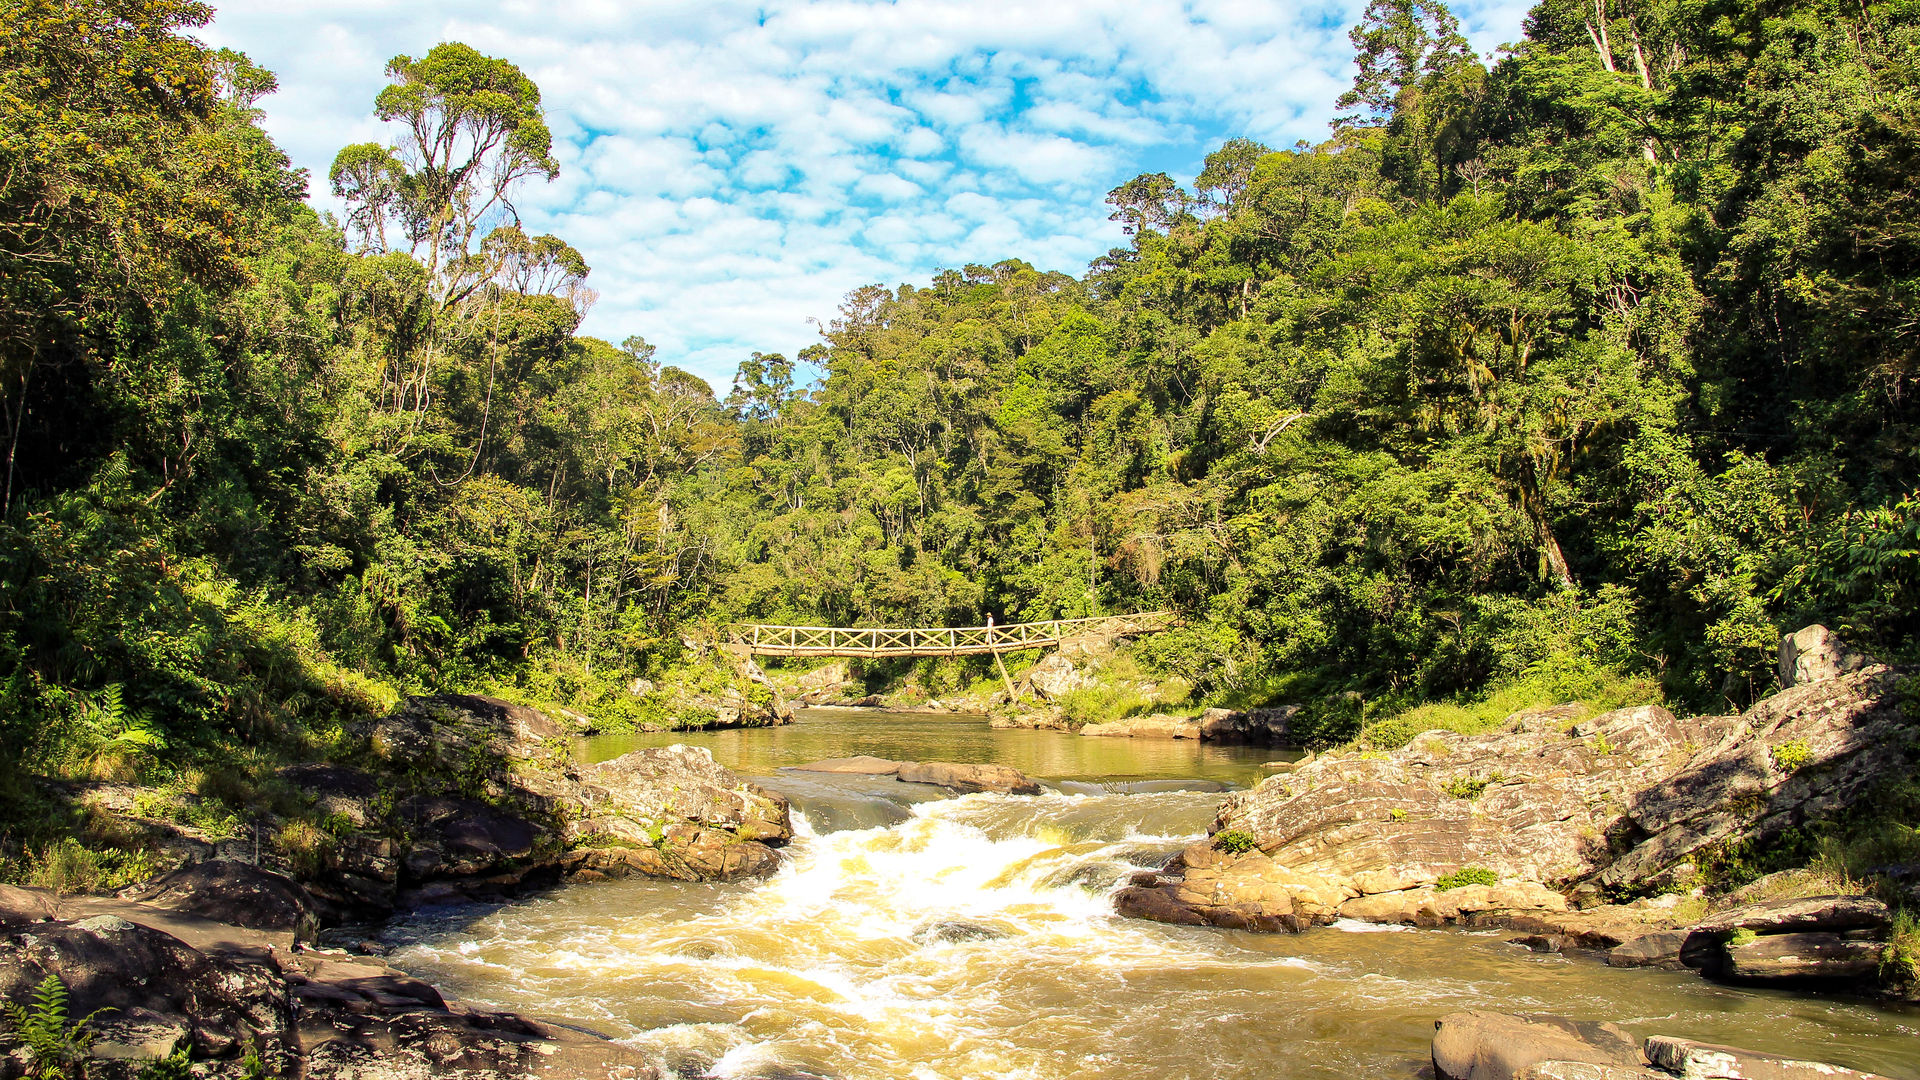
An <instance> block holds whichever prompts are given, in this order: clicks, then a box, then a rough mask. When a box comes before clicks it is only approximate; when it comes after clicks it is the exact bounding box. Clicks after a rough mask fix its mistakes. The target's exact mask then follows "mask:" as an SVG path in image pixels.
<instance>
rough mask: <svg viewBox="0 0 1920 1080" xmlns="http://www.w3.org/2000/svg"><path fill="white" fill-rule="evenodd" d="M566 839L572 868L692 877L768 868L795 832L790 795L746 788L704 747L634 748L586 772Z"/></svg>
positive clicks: (728, 875)
mask: <svg viewBox="0 0 1920 1080" xmlns="http://www.w3.org/2000/svg"><path fill="white" fill-rule="evenodd" d="M575 800H576V803H577V811H578V816H577V817H575V818H573V819H572V820H570V821H569V822H568V825H567V835H568V839H570V840H572V841H573V842H575V843H576V844H579V845H581V846H582V850H581V851H578V852H576V853H574V855H572V856H570V857H569V864H568V865H569V868H570V869H572V870H573V871H574V872H576V873H578V872H582V871H584V872H587V873H590V874H597V875H606V876H619V875H622V874H627V873H635V872H638V873H643V874H651V875H654V876H657V877H672V878H680V879H683V880H691V881H707V880H721V879H729V878H737V877H744V876H751V875H757V874H764V873H768V872H770V871H772V870H773V869H774V868H775V867H776V866H778V865H779V856H778V854H777V853H776V852H775V851H774V848H776V847H778V846H780V845H782V844H785V843H786V842H787V840H788V839H790V838H791V837H792V836H793V823H792V820H791V817H790V813H789V810H788V807H787V800H786V798H785V797H784V796H781V795H779V794H777V793H775V792H771V791H767V790H766V789H764V788H761V787H758V786H756V785H753V784H749V783H747V782H745V781H744V780H742V779H741V778H740V777H739V776H737V775H736V774H734V773H733V772H732V771H730V770H728V769H725V768H723V767H721V766H720V765H719V764H718V763H716V762H715V761H714V760H713V754H712V753H711V752H710V751H708V750H707V749H706V748H704V747H692V746H682V745H675V746H669V747H662V748H655V749H650V750H636V751H634V752H633V753H631V754H624V755H622V756H620V757H617V758H614V759H613V760H611V761H603V762H600V763H599V764H596V765H590V766H588V767H586V768H584V769H582V770H580V783H579V786H578V788H577V792H576V795H575Z"/></svg>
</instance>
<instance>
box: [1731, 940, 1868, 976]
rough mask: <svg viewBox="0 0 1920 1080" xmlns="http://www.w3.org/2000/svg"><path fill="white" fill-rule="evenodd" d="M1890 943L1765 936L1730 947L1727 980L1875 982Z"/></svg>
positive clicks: (1733, 944) (1733, 943)
mask: <svg viewBox="0 0 1920 1080" xmlns="http://www.w3.org/2000/svg"><path fill="white" fill-rule="evenodd" d="M1885 947H1886V943H1885V942H1884V941H1882V940H1880V938H1878V937H1877V936H1873V935H1872V932H1871V931H1855V932H1853V933H1851V934H1833V933H1823V932H1812V933H1797V934H1764V935H1761V936H1759V937H1755V938H1753V939H1752V940H1751V941H1744V942H1738V943H1735V942H1729V943H1727V945H1726V946H1725V949H1726V959H1725V962H1724V967H1723V968H1722V969H1721V970H1720V972H1718V974H1720V975H1721V976H1722V977H1724V978H1727V979H1732V980H1736V981H1740V980H1760V981H1767V982H1778V981H1782V980H1800V981H1836V980H1862V979H1872V978H1874V977H1875V976H1877V975H1878V974H1879V973H1880V954H1881V951H1882V950H1883V949H1884V948H1885Z"/></svg>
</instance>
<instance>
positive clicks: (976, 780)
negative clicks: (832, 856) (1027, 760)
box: [897, 761, 1040, 795]
mask: <svg viewBox="0 0 1920 1080" xmlns="http://www.w3.org/2000/svg"><path fill="white" fill-rule="evenodd" d="M897 775H898V776H899V778H900V780H901V782H902V783H907V784H933V785H936V786H938V787H943V788H947V789H948V790H951V791H958V792H962V793H966V792H975V791H988V792H993V793H995V794H999V795H1038V794H1040V783H1039V781H1037V780H1034V779H1033V778H1032V777H1029V776H1028V775H1027V774H1025V773H1023V772H1021V771H1020V770H1018V769H1015V768H1012V767H1011V766H1007V765H993V764H965V763H961V762H953V761H908V762H902V763H901V765H900V771H899V773H898V774H897Z"/></svg>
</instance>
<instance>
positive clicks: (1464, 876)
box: [1433, 866, 1500, 892]
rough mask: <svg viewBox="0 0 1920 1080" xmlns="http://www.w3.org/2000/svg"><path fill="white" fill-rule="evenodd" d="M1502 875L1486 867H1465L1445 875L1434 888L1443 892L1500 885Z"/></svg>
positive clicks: (1435, 883)
mask: <svg viewBox="0 0 1920 1080" xmlns="http://www.w3.org/2000/svg"><path fill="white" fill-rule="evenodd" d="M1498 884H1500V875H1499V874H1496V873H1494V872H1493V871H1491V870H1489V869H1487V868H1486V867H1484V866H1463V867H1461V868H1460V869H1458V870H1455V871H1454V872H1453V873H1451V874H1446V875H1443V876H1442V877H1441V878H1440V880H1439V881H1436V882H1434V885H1433V887H1434V888H1436V889H1439V890H1440V891H1441V892H1446V891H1447V890H1449V889H1460V888H1465V887H1466V886H1468V885H1498Z"/></svg>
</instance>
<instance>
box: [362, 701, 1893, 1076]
mask: <svg viewBox="0 0 1920 1080" xmlns="http://www.w3.org/2000/svg"><path fill="white" fill-rule="evenodd" d="M860 719H861V720H862V722H863V723H868V724H871V723H874V722H875V721H876V720H880V719H884V718H876V717H872V716H871V714H869V716H868V717H862V718H860ZM815 722H820V723H821V726H822V727H833V726H837V725H838V724H840V723H841V721H839V720H837V719H829V718H826V717H819V716H817V715H816V716H810V717H809V718H808V719H807V720H806V721H803V724H802V725H800V726H805V725H806V724H808V723H815ZM942 722H944V723H947V724H949V725H952V726H953V730H952V733H953V734H954V735H955V737H958V735H957V733H958V732H959V730H960V727H959V726H958V725H960V724H962V723H964V722H960V721H953V720H944V721H942ZM783 730H784V729H783ZM971 730H972V731H973V732H974V733H975V736H976V737H979V738H981V739H982V740H983V741H982V742H981V743H980V744H979V746H978V747H977V749H978V751H979V752H978V753H977V754H975V755H974V757H975V759H976V760H977V759H979V757H980V756H981V755H984V754H987V753H990V752H992V750H993V747H994V744H995V743H996V742H997V741H998V739H997V736H999V735H1000V734H1002V733H994V736H995V738H986V737H985V736H981V735H979V733H981V732H984V731H985V730H986V729H985V725H984V723H982V722H980V721H979V720H977V719H975V720H973V721H972V722H971ZM744 734H745V735H746V736H748V737H751V736H752V735H754V734H756V733H752V732H749V733H744ZM758 734H766V733H758ZM814 734H816V735H822V734H825V733H824V732H819V731H816V732H815V733H814ZM1005 734H1012V735H1016V736H1024V737H1027V738H1029V739H1031V738H1033V737H1034V736H1035V735H1036V734H1037V735H1040V736H1043V737H1044V736H1048V735H1051V734H1052V733H1034V732H1014V733H1005ZM682 738H683V741H694V740H693V739H690V738H686V737H682ZM1060 738H1066V739H1072V738H1074V737H1072V736H1060ZM704 741H705V742H706V744H707V745H713V746H714V747H715V754H716V756H717V757H720V759H721V760H722V761H723V762H725V763H727V764H731V765H735V766H736V767H742V768H743V770H744V771H747V772H750V773H762V774H766V773H771V775H763V776H762V780H761V782H762V783H765V784H767V785H769V786H773V787H776V788H780V789H781V790H784V791H787V792H788V793H789V795H790V796H791V797H792V798H793V799H794V804H795V808H796V812H795V821H796V826H797V831H798V835H797V836H796V837H795V839H794V842H793V843H792V845H791V846H790V848H789V856H790V857H789V859H788V860H787V863H786V865H785V866H784V868H783V869H782V870H781V871H780V872H779V873H777V874H776V875H775V876H774V877H772V878H770V879H768V880H765V881H761V882H752V883H739V884H730V885H691V884H685V883H678V882H662V881H652V880H638V879H629V880H625V881H617V882H604V883H595V884H579V885H572V886H568V887H565V888H562V889H559V890H557V891H555V892H554V893H552V894H550V895H547V896H543V897H539V898H536V899H531V900H527V901H523V902H519V903H514V904H510V905H506V906H501V907H496V908H474V907H463V908H439V909H426V910H423V911H420V912H416V913H415V914H413V915H411V916H409V917H408V918H406V919H403V920H401V921H399V922H396V923H395V924H393V925H391V926H390V927H388V929H387V930H386V932H385V936H386V939H387V941H388V942H389V943H390V944H392V945H394V946H396V951H395V953H394V954H393V956H392V957H391V959H392V961H393V962H395V963H397V964H399V965H400V966H402V967H404V968H407V969H409V970H411V971H413V972H415V973H417V974H419V975H421V976H423V977H426V978H429V979H432V980H434V981H435V982H436V983H437V984H438V985H440V986H441V987H442V988H443V989H445V990H446V991H447V992H448V993H449V994H451V995H455V996H458V997H460V998H463V999H466V1000H468V1001H472V1002H475V1003H482V1004H490V1005H495V1006H499V1007H504V1008H512V1009H517V1010H520V1011H524V1012H528V1013H532V1014H535V1015H540V1016H546V1017H550V1018H554V1019H559V1020H563V1021H565V1022H569V1023H574V1024H577V1025H579V1026H581V1027H584V1028H588V1029H591V1030H594V1031H597V1032H601V1033H604V1034H607V1035H611V1036H615V1037H618V1038H620V1039H621V1040H623V1041H624V1042H626V1043H628V1044H630V1045H632V1046H634V1047H636V1048H639V1049H640V1050H642V1051H643V1052H645V1053H646V1054H647V1055H648V1056H649V1057H651V1058H652V1059H654V1060H655V1061H656V1062H658V1063H659V1064H660V1065H661V1066H662V1067H663V1068H664V1069H665V1070H666V1071H667V1072H668V1073H669V1074H670V1075H673V1076H677V1077H686V1078H692V1077H720V1078H728V1080H733V1078H741V1080H745V1078H783V1077H784V1078H799V1077H809V1076H817V1077H844V1078H848V1080H866V1078H894V1077H913V1078H928V1080H932V1078H951V1080H962V1078H974V1077H982V1078H984V1077H1006V1078H1035V1080H1038V1078H1066V1077H1096V1076H1116V1077H1118V1076H1126V1077H1139V1076H1151V1077H1166V1078H1179V1077H1193V1078H1196V1080H1197V1078H1203V1077H1204V1078H1218V1080H1227V1078H1236V1080H1237V1078H1248V1080H1251V1078H1255V1077H1259V1078H1280V1077H1327V1078H1333V1077H1339V1078H1342V1080H1346V1078H1352V1077H1361V1076H1369V1077H1370V1076H1408V1077H1410V1076H1412V1075H1414V1073H1415V1072H1416V1071H1417V1070H1418V1069H1419V1068H1420V1066H1421V1065H1422V1064H1423V1063H1424V1060H1425V1056H1426V1048H1427V1042H1428V1040H1429V1039H1430V1037H1431V1035H1432V1030H1433V1026H1432V1023H1433V1019H1434V1018H1435V1017H1437V1016H1438V1015H1440V1014H1442V1013H1444V1012H1447V1011H1449V1010H1452V1009H1458V1008H1470V1007H1485V1008H1496V1009H1503V1010H1512V1011H1541V1012H1555V1013H1563V1014H1568V1015H1573V1016H1579V1017H1585V1018H1595V1019H1608V1020H1614V1021H1618V1022H1620V1023H1622V1024H1624V1025H1626V1026H1627V1027H1628V1028H1629V1029H1630V1030H1633V1031H1635V1032H1636V1033H1637V1034H1643V1035H1644V1034H1654V1033H1664V1034H1676V1035H1687V1036H1694V1037H1700V1038H1708V1039H1712V1040H1714V1041H1721V1042H1732V1043H1737V1044H1741V1045H1745V1046H1749V1047H1752V1048H1755V1049H1760V1050H1772V1051H1788V1052H1793V1053H1796V1054H1799V1055H1802V1056H1812V1057H1818V1058H1821V1059H1825V1060H1829V1061H1834V1062H1837V1063H1841V1064H1847V1065H1852V1066H1856V1067H1861V1068H1868V1069H1872V1070H1875V1071H1878V1072H1882V1073H1885V1074H1887V1075H1889V1076H1893V1077H1906V1078H1909V1080H1912V1078H1920V1039H1916V1038H1915V1035H1916V1033H1920V1031H1917V1028H1920V1023H1917V1021H1920V1017H1916V1015H1915V1014H1913V1013H1912V1012H1901V1011H1896V1010H1888V1009H1879V1008H1875V1007H1873V1006H1870V1005H1867V1004H1864V1003H1860V1002H1852V1001H1844V1000H1838V999H1834V1000H1827V999H1820V998H1811V997H1805V996H1789V995H1786V994H1779V993H1770V992H1765V991H1753V990H1736V989H1730V988H1726V987H1719V986H1714V985H1712V984H1709V983H1706V982H1704V981H1702V980H1701V979H1699V978H1698V977H1697V976H1695V975H1693V974H1691V973H1684V972H1649V971H1639V970H1619V969H1613V968H1608V967H1606V966H1604V965H1603V964H1598V963H1595V962H1593V961H1592V960H1591V959H1587V958H1582V957H1563V956H1552V955H1546V956H1543V955H1536V954H1533V953H1530V952H1527V951H1526V950H1524V949H1522V948H1519V947H1517V946H1513V945H1509V944H1507V943H1505V942H1504V941H1503V940H1502V938H1503V936H1504V935H1502V934H1492V933H1489V934H1476V933H1463V932H1455V931H1434V932H1421V931H1404V930H1383V929H1381V928H1375V927H1362V926H1358V925H1355V926H1349V927H1335V928H1330V929H1324V930H1319V931H1314V932H1310V933H1307V934H1302V935H1297V936H1296V935H1257V934H1249V933H1241V932H1233V931H1221V930H1215V929H1195V928H1189V927H1174V926H1163V925H1159V924H1155V923H1147V922H1140V921H1136V920H1129V919H1121V918H1117V917H1116V916H1114V914H1113V912H1112V906H1111V903H1110V900H1109V894H1110V893H1111V892H1112V890H1113V889H1114V888H1115V887H1116V885H1117V884H1118V883H1119V882H1120V881H1121V880H1122V879H1123V878H1124V877H1125V876H1126V875H1127V874H1129V873H1132V872H1133V871H1134V870H1135V869H1137V868H1139V867H1142V866H1152V865H1157V864H1158V863H1159V862H1160V861H1162V860H1164V859H1165V858H1166V857H1167V856H1168V855H1170V854H1171V853H1172V852H1173V851H1175V850H1177V849H1178V848H1179V847H1180V846H1181V845H1182V844H1183V843H1185V842H1187V841H1189V840H1190V839H1191V838H1193V837H1196V836H1198V835H1201V834H1203V833H1204V832H1205V829H1206V826H1207V823H1208V822H1209V821H1210V820H1211V818H1212V816H1213V811H1214V807H1215V806H1216V805H1217V803H1218V800H1219V795H1218V794H1216V793H1214V792H1211V791H1194V790H1158V789H1162V788H1166V787H1169V786H1171V787H1179V786H1181V785H1178V784H1173V785H1168V784H1165V783H1160V784H1154V783H1140V782H1139V781H1142V780H1146V779H1149V778H1151V777H1153V776H1154V775H1155V774H1158V776H1159V778H1160V779H1161V780H1163V781H1164V780H1168V779H1180V778H1182V777H1186V778H1192V779H1200V780H1207V779H1211V780H1213V781H1214V782H1212V783H1204V784H1200V785H1197V786H1203V787H1209V788H1216V787H1218V778H1219V776H1220V774H1221V773H1222V772H1223V771H1225V770H1228V769H1230V768H1234V767H1237V768H1241V769H1244V768H1245V767H1246V765H1245V759H1244V758H1241V759H1228V760H1225V761H1214V762H1211V763H1208V762H1204V761H1201V760H1200V755H1201V754H1202V753H1203V751H1202V750H1201V749H1200V748H1197V747H1191V746H1189V747H1186V748H1183V749H1180V750H1179V751H1178V752H1179V753H1180V754H1184V755H1186V760H1184V761H1181V762H1174V763H1173V764H1174V765H1176V766H1179V767H1177V768H1174V769H1173V770H1172V771H1171V772H1169V771H1168V770H1167V768H1166V766H1167V765H1168V759H1167V758H1166V756H1165V755H1166V754H1167V753H1168V749H1167V747H1166V746H1165V745H1164V744H1161V745H1158V746H1154V745H1152V744H1141V743H1134V742H1133V741H1132V740H1122V741H1119V742H1118V745H1119V746H1120V747H1122V748H1124V747H1126V746H1128V745H1133V746H1137V747H1140V748H1141V749H1142V750H1143V755H1142V758H1139V759H1134V760H1133V761H1132V762H1130V763H1123V764H1124V765H1125V767H1123V768H1118V769H1115V770H1114V771H1115V772H1116V773H1118V774H1119V775H1122V776H1126V777H1128V778H1129V780H1130V781H1132V782H1131V783H1128V784H1126V785H1124V790H1125V791H1126V792H1128V793H1111V792H1109V791H1106V790H1102V788H1101V787H1100V786H1099V785H1097V784H1095V783H1093V782H1092V778H1091V777H1090V776H1088V775H1087V774H1086V773H1085V772H1084V771H1082V770H1080V769H1078V768H1067V769H1064V770H1061V771H1062V772H1066V773H1070V774H1073V777H1074V779H1068V778H1066V777H1062V776H1060V775H1059V774H1058V773H1055V774H1052V775H1051V776H1050V779H1052V780H1055V781H1061V780H1067V782H1065V783H1056V785H1055V786H1056V787H1059V788H1061V789H1062V790H1058V791H1055V792H1051V793H1049V794H1046V795H1042V796H1039V797H1030V798H1020V797H1012V798H1009V797H1002V796H994V795H968V796H964V797H959V798H951V797H945V796H943V795H941V794H940V793H938V792H935V791H931V790H929V789H922V788H919V787H917V786H915V785H903V784H898V783H895V782H893V781H890V780H873V779H870V778H855V777H829V776H822V775H818V774H816V775H811V776H810V775H808V774H801V773H794V772H774V771H773V770H772V769H768V768H766V767H765V766H766V765H767V764H769V762H767V761H766V760H765V758H764V757H763V759H762V761H761V762H760V763H759V764H760V765H761V767H760V768H754V767H752V763H750V762H742V761H740V760H739V757H738V756H737V755H730V754H728V753H727V752H726V749H725V743H724V741H722V740H719V739H716V738H715V737H714V736H706V737H705V740H704ZM828 741H832V740H828ZM1078 741H1080V742H1094V740H1078ZM737 745H747V743H746V740H744V739H742V740H739V741H738V743H737ZM808 749H809V752H811V750H813V749H816V747H813V746H812V745H809V747H808ZM833 749H834V751H835V752H837V753H843V754H851V753H863V752H865V753H873V752H877V751H876V750H875V749H873V748H870V745H869V744H863V743H860V742H858V741H857V740H851V739H848V740H840V741H837V742H835V744H834V747H833ZM1089 749H1092V748H1089ZM945 750H946V751H947V752H946V753H945V754H944V755H943V754H940V753H923V754H920V755H918V756H922V757H926V758H937V757H942V756H945V757H946V758H947V759H949V760H967V758H966V757H965V756H962V755H961V754H960V753H957V752H955V744H954V743H953V742H952V741H951V740H949V742H948V743H947V745H946V746H945ZM756 752H758V753H761V754H762V755H765V754H766V753H767V751H766V747H765V745H764V744H761V745H760V746H759V747H758V750H757V751H756ZM1059 752H1060V753H1063V754H1064V753H1069V751H1068V750H1067V749H1066V748H1061V749H1060V751H1059ZM1098 752H1099V753H1100V754H1102V755H1108V754H1113V753H1115V751H1114V750H1111V749H1105V748H1102V749H1099V751H1098ZM1261 754H1262V756H1271V755H1270V754H1267V753H1265V752H1261ZM814 756H827V755H826V754H815V755H814ZM895 756H907V755H902V754H899V753H898V752H897V750H896V753H895ZM730 757H732V758H733V760H729V758H730ZM1143 759H1144V760H1143ZM1016 763H1017V762H1016ZM1068 764H1070V765H1071V764H1073V763H1072V762H1069V763H1068ZM1209 772H1211V773H1213V774H1214V775H1213V776H1212V777H1204V776H1197V775H1196V774H1203V773H1209ZM1040 775H1048V774H1047V773H1045V772H1044V771H1042V772H1040ZM1076 781H1077V782H1076Z"/></svg>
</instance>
